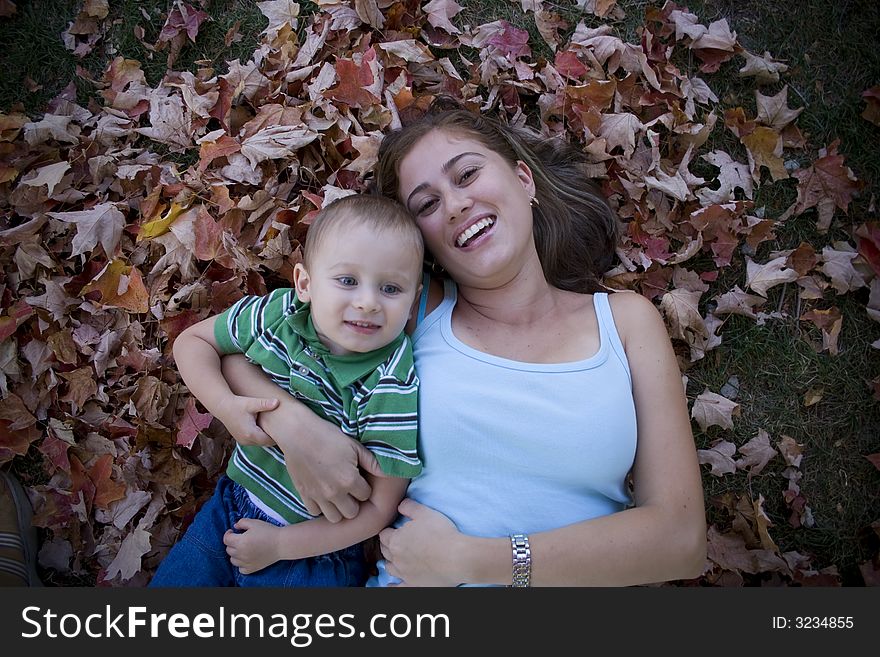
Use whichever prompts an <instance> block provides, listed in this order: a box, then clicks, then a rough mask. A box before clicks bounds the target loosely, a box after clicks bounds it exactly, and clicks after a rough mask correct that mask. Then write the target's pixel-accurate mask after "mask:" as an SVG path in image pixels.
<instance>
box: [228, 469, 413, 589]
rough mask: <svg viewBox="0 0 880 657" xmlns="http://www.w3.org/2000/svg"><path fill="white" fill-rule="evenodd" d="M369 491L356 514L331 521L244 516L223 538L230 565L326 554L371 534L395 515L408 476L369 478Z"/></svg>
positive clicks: (251, 566) (248, 568) (256, 565)
mask: <svg viewBox="0 0 880 657" xmlns="http://www.w3.org/2000/svg"><path fill="white" fill-rule="evenodd" d="M367 478H368V479H369V480H370V484H372V488H373V494H372V495H371V496H370V499H369V500H367V501H366V502H364V503H363V504H361V508H360V511H359V512H358V514H357V517H355V518H352V519H350V520H348V519H345V520H342V521H341V522H337V523H331V522H328V521H327V519H326V518H316V519H315V520H306V521H305V522H299V523H295V524H293V525H288V526H286V527H276V526H275V525H271V524H269V523H267V522H262V521H260V520H254V519H250V518H245V519H242V520H239V521H238V522H237V523H236V524H235V528H236V529H237V530H240V531H241V532H242V533H239V534H236V533H234V532H232V531H228V532H227V533H226V535H225V536H224V537H223V542H224V543H225V544H226V552H227V553H228V554H229V557H230V559H231V560H232V564H233V565H235V566H237V567H238V568H239V569H241V572H242V573H244V574H245V575H248V574H250V573H254V572H257V571H258V570H261V569H263V568H265V567H266V566H269V565H271V564H273V563H275V562H276V561H281V560H282V559H304V558H306V557H314V556H317V555H319V554H329V553H330V552H335V551H336V550H341V549H343V548H346V547H348V546H350V545H355V544H356V543H360V542H361V541H365V540H366V539H368V538H370V537H372V536H375V535H376V534H378V533H379V531H380V530H382V529H383V528H385V527H387V526H388V525H389V524H391V522H392V521H393V520H394V518H396V517H397V505H398V503H399V502H400V500H401V499H402V498H403V495H404V493H405V492H406V486H407V484H408V483H409V479H401V478H399V477H372V476H370V475H367Z"/></svg>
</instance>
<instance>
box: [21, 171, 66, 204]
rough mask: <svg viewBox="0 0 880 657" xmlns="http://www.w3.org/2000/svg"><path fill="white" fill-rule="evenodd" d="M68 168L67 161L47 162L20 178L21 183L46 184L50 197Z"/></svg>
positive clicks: (36, 185)
mask: <svg viewBox="0 0 880 657" xmlns="http://www.w3.org/2000/svg"><path fill="white" fill-rule="evenodd" d="M69 170H70V164H69V163H68V162H56V163H55V164H47V165H46V166H43V167H40V168H39V169H35V170H34V171H31V172H30V173H29V174H28V175H27V176H25V177H24V178H22V179H21V184H22V185H30V186H31V187H40V186H41V185H46V187H47V189H48V195H49V196H50V197H51V196H52V194H54V193H55V188H56V187H58V185H59V184H61V181H62V179H63V178H64V175H65V174H66V173H67V172H68V171H69Z"/></svg>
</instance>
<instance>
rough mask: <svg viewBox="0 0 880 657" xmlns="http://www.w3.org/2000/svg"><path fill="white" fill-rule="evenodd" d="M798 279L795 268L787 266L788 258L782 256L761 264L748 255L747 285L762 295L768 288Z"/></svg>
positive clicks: (764, 295) (763, 295)
mask: <svg viewBox="0 0 880 657" xmlns="http://www.w3.org/2000/svg"><path fill="white" fill-rule="evenodd" d="M797 279H798V273H797V272H796V271H795V270H794V269H788V268H786V258H785V257H780V258H776V259H774V260H771V261H770V262H767V263H765V264H763V265H759V264H757V263H755V262H753V261H752V259H751V258H749V257H748V256H746V286H747V287H750V288H752V289H753V290H754V291H755V292H757V293H758V294H760V295H761V296H762V297H766V296H767V290H769V289H770V288H771V287H773V286H775V285H779V284H781V283H791V282H792V281H795V280H797Z"/></svg>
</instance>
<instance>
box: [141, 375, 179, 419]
mask: <svg viewBox="0 0 880 657" xmlns="http://www.w3.org/2000/svg"><path fill="white" fill-rule="evenodd" d="M170 396H171V391H170V389H169V387H168V384H167V383H164V382H163V381H160V380H159V379H157V378H156V377H155V376H152V375H148V376H144V377H141V378H140V379H138V382H137V386H136V387H135V392H134V394H133V395H132V396H131V401H132V403H133V404H134V406H135V409H136V410H137V414H138V416H139V417H142V418H143V419H144V421H145V422H147V423H148V424H152V425H156V426H161V425H159V419H160V418H161V417H162V415H163V413H164V412H165V407H166V406H167V405H168V400H169V399H170Z"/></svg>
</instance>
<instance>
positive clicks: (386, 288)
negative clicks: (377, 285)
mask: <svg viewBox="0 0 880 657" xmlns="http://www.w3.org/2000/svg"><path fill="white" fill-rule="evenodd" d="M401 292H403V290H401V289H400V288H399V287H397V286H396V285H391V284H390V283H389V284H387V285H383V286H382V294H400V293H401Z"/></svg>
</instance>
